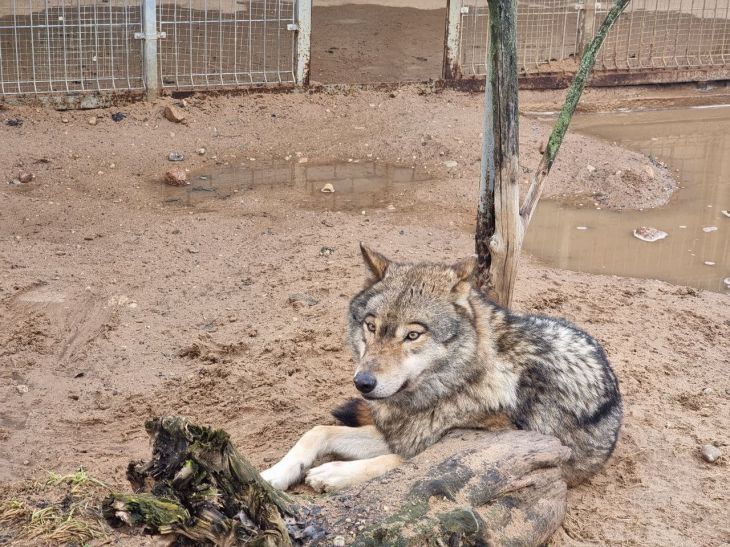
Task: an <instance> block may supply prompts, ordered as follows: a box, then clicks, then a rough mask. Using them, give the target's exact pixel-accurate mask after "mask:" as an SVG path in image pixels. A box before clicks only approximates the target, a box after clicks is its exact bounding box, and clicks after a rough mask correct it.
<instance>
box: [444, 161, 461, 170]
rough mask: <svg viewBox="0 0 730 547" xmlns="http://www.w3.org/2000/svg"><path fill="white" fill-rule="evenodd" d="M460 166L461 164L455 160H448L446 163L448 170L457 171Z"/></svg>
mask: <svg viewBox="0 0 730 547" xmlns="http://www.w3.org/2000/svg"><path fill="white" fill-rule="evenodd" d="M458 166H459V163H458V162H456V161H454V160H446V161H445V162H444V167H446V169H448V170H452V169H456V168H457V167H458Z"/></svg>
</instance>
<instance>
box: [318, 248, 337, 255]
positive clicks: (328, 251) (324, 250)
mask: <svg viewBox="0 0 730 547" xmlns="http://www.w3.org/2000/svg"><path fill="white" fill-rule="evenodd" d="M334 252H335V250H334V249H333V248H332V247H322V248H321V249H320V250H319V254H320V256H330V255H331V254H332V253H334Z"/></svg>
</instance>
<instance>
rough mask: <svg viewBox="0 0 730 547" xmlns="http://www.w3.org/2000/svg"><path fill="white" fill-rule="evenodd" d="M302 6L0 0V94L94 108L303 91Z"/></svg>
mask: <svg viewBox="0 0 730 547" xmlns="http://www.w3.org/2000/svg"><path fill="white" fill-rule="evenodd" d="M311 10H312V0H0V98H2V97H10V96H25V95H36V96H37V95H43V96H56V97H57V98H59V100H60V99H61V98H62V97H66V98H67V99H68V100H67V103H68V104H69V105H73V104H75V105H79V104H85V105H94V104H101V102H103V101H100V100H99V99H98V97H99V96H101V95H102V94H105V93H130V92H137V93H142V92H146V94H147V96H148V97H154V96H157V95H158V94H159V93H161V92H164V91H166V90H176V89H211V88H220V87H230V88H238V87H246V86H250V85H274V86H281V85H306V84H307V83H308V81H309V58H310V34H311ZM180 29H184V31H183V32H180ZM90 95H96V96H97V100H96V101H91V102H89V101H87V100H86V99H85V98H84V97H88V96H90ZM56 102H59V101H56Z"/></svg>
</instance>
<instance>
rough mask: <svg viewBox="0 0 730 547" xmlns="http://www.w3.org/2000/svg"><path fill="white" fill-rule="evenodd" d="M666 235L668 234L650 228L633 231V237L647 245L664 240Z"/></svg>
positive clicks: (643, 227)
mask: <svg viewBox="0 0 730 547" xmlns="http://www.w3.org/2000/svg"><path fill="white" fill-rule="evenodd" d="M668 235H669V234H668V233H667V232H663V231H661V230H658V229H656V228H652V227H650V226H642V227H641V228H637V229H636V230H634V237H635V238H636V239H640V240H641V241H646V242H648V243H653V242H654V241H659V240H660V239H664V238H665V237H667V236H668Z"/></svg>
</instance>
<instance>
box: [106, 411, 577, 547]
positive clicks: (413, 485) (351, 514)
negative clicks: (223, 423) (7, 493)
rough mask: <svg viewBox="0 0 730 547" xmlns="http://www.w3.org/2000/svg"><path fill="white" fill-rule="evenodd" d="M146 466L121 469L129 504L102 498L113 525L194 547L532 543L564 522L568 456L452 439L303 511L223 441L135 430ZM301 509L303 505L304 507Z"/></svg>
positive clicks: (506, 443)
mask: <svg viewBox="0 0 730 547" xmlns="http://www.w3.org/2000/svg"><path fill="white" fill-rule="evenodd" d="M146 428H147V431H148V433H149V434H150V435H151V436H152V438H153V440H154V444H153V458H152V460H151V461H150V462H149V463H144V462H132V463H130V465H129V468H128V472H127V476H128V478H129V479H130V482H131V483H132V485H133V487H134V488H135V490H136V491H137V493H135V494H112V495H110V496H108V497H107V498H106V499H105V500H104V504H103V511H104V515H105V517H106V518H107V519H108V521H109V522H110V523H111V524H112V525H115V526H121V525H127V526H131V527H140V528H144V529H145V530H146V531H147V532H149V533H155V534H175V535H177V536H179V537H180V538H187V539H188V540H192V541H193V542H196V543H198V544H214V545H271V546H274V545H331V544H332V543H333V540H334V538H336V537H338V536H341V539H340V538H338V543H339V542H341V541H342V540H343V539H344V541H345V543H346V544H348V545H358V546H376V545H383V546H384V545H399V546H423V545H433V546H441V545H449V546H452V545H454V546H456V545H505V544H519V545H542V544H544V543H546V542H547V541H548V540H549V539H550V537H551V536H552V534H553V533H554V532H555V530H556V529H557V528H558V527H559V526H560V524H561V523H562V521H563V518H564V516H565V509H566V491H567V487H566V485H565V482H564V481H563V479H562V477H561V472H560V465H561V464H562V463H563V462H565V461H566V460H567V459H568V457H569V455H570V450H569V449H568V448H566V447H564V446H563V445H561V444H560V441H558V440H557V439H555V438H554V437H547V436H544V435H540V434H539V433H534V432H528V431H512V430H509V431H499V432H484V431H456V432H452V433H451V434H449V435H447V436H446V437H445V438H444V439H443V440H442V441H440V442H439V443H437V444H436V445H435V446H433V447H431V448H429V449H428V450H426V451H424V452H423V453H421V454H419V455H418V456H416V457H415V458H413V459H412V460H410V461H408V462H406V463H405V464H403V465H402V466H401V467H400V468H398V469H396V470H394V471H392V472H390V473H388V474H387V475H384V476H383V477H381V478H379V479H375V480H373V481H370V482H368V483H365V484H363V485H359V486H357V487H354V488H351V489H349V490H345V491H343V492H341V493H338V494H334V495H329V496H321V497H318V498H316V500H315V501H316V504H314V503H309V502H307V503H305V502H303V501H302V500H303V498H300V499H298V500H294V499H293V498H291V497H289V496H287V495H285V494H282V493H281V492H278V491H276V490H274V489H272V488H271V487H270V486H269V485H268V484H267V483H266V482H265V481H263V480H262V479H261V477H260V475H259V474H258V472H256V470H255V469H253V467H251V465H250V464H248V462H247V461H246V460H245V459H244V458H243V457H242V456H241V455H240V454H239V453H238V452H237V451H236V449H235V448H234V447H233V446H232V445H231V443H230V440H229V437H228V435H227V434H226V433H225V432H224V431H221V430H212V429H210V428H206V427H199V426H195V425H192V424H190V423H189V422H187V420H185V419H184V418H179V417H166V418H156V419H153V420H150V421H148V422H147V424H146ZM307 499H309V498H307Z"/></svg>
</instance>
